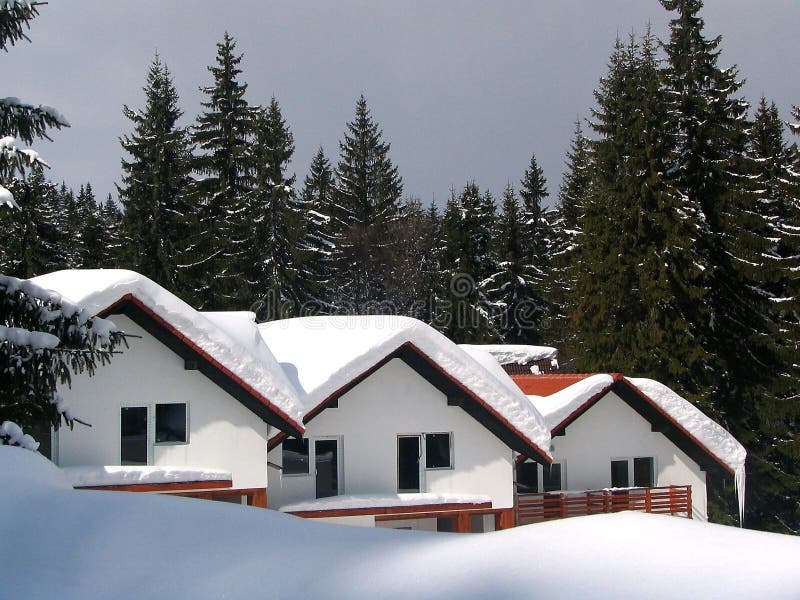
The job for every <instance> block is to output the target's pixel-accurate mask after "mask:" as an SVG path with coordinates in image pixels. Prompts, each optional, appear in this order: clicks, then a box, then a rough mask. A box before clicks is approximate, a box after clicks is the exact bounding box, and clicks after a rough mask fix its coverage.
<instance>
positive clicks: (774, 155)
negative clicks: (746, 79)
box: [747, 97, 800, 533]
mask: <svg viewBox="0 0 800 600" xmlns="http://www.w3.org/2000/svg"><path fill="white" fill-rule="evenodd" d="M748 137H749V141H748V152H747V158H749V159H750V160H749V162H748V163H747V164H748V166H749V167H750V168H751V172H750V173H749V174H748V175H749V178H748V179H749V180H750V181H752V182H754V183H755V188H756V189H755V194H756V200H755V202H754V203H753V204H752V211H753V212H754V213H756V214H757V216H758V217H760V218H759V219H756V220H755V223H756V224H758V225H760V226H761V227H760V230H759V231H757V232H756V233H757V234H758V235H757V236H755V237H756V239H767V240H769V243H768V244H766V247H763V246H762V247H758V246H757V247H756V248H755V249H754V250H753V251H751V253H750V255H749V256H748V258H749V259H750V260H751V261H752V262H753V265H757V267H755V268H754V269H753V270H752V275H753V276H754V278H755V279H756V283H757V284H758V286H759V290H760V291H761V293H762V294H764V295H765V296H766V297H768V298H769V303H768V304H767V315H768V317H769V318H770V320H771V321H772V322H773V324H774V331H775V333H774V334H773V335H774V338H775V339H776V340H777V343H778V344H777V345H778V353H779V356H780V359H781V360H780V361H779V362H778V363H777V364H774V365H770V370H771V371H772V373H773V378H772V380H771V382H770V384H769V391H768V393H761V394H758V395H757V396H755V398H754V403H755V407H754V408H755V409H754V410H753V411H752V414H751V415H750V416H749V419H748V421H747V425H748V426H749V428H750V429H751V430H752V431H753V432H754V433H755V435H754V436H753V438H752V441H750V443H749V446H750V451H751V456H752V457H753V459H754V460H753V461H752V462H751V479H756V480H760V481H761V482H763V483H760V485H759V487H758V488H757V489H754V490H751V499H753V500H754V501H753V502H752V504H753V506H752V507H751V510H750V511H749V518H750V520H751V521H755V522H758V523H759V524H764V525H766V527H768V528H772V529H778V530H787V529H788V530H789V531H791V532H793V533H798V532H800V507H798V505H797V503H796V502H795V501H794V500H793V498H796V497H797V496H798V495H800V439H797V437H796V433H795V432H797V431H798V427H799V426H800V401H798V398H800V388H799V387H798V378H799V377H800V372H798V369H800V367H798V361H797V356H798V353H799V351H800V323H799V322H798V317H799V316H800V315H799V314H798V300H797V298H798V292H800V290H798V276H797V272H798V270H800V269H799V268H798V267H800V264H799V263H800V259H798V256H800V247H799V246H800V233H798V231H800V206H798V204H797V191H798V189H799V188H798V185H797V184H798V183H799V182H800V177H798V175H797V173H794V172H793V169H792V162H793V159H794V156H793V152H792V149H790V148H789V147H788V145H787V144H786V143H785V141H784V139H783V123H782V122H781V120H780V117H779V114H778V109H777V107H776V106H775V104H774V103H771V104H767V102H766V99H764V98H763V97H762V98H761V101H760V103H759V106H758V109H757V110H756V114H755V119H754V121H753V124H752V126H751V127H750V129H749V136H748ZM776 484H777V485H776Z"/></svg>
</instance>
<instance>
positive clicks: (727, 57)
mask: <svg viewBox="0 0 800 600" xmlns="http://www.w3.org/2000/svg"><path fill="white" fill-rule="evenodd" d="M703 15H704V16H705V19H706V32H707V35H716V34H722V35H723V42H722V49H723V54H722V61H721V63H722V64H723V65H730V64H736V65H738V67H739V69H740V75H741V76H742V77H744V78H746V80H747V84H746V86H745V88H744V91H743V93H744V95H745V96H746V97H747V98H748V99H749V100H750V101H751V103H757V101H758V99H759V97H760V96H761V95H762V94H764V95H766V96H767V97H768V98H769V99H774V100H775V102H776V103H777V104H778V106H779V108H780V110H781V113H782V116H783V118H784V119H786V118H788V111H789V108H790V107H791V105H792V104H793V103H794V104H800V83H798V81H800V80H799V79H798V73H800V68H798V67H800V65H798V57H800V52H799V51H798V50H799V48H798V41H797V26H798V25H799V24H800V2H798V0H761V1H757V2H753V1H752V0H706V6H705V8H704V10H703ZM668 19H669V13H667V12H666V11H665V10H664V9H662V8H661V6H660V4H659V3H658V1H657V0H603V1H602V2H598V1H596V0H581V1H578V0H558V1H543V0H542V1H540V0H522V1H518V2H512V1H502V2H496V1H493V2H467V1H463V0H461V1H455V0H454V1H449V2H448V1H442V0H437V1H435V2H434V1H429V2H410V1H408V0H404V1H402V2H394V3H389V2H377V1H374V0H364V1H362V2H346V1H342V0H338V1H333V0H331V1H328V2H299V1H296V0H294V1H293V0H287V1H285V2H270V1H266V0H253V1H251V0H238V1H235V2H226V1H224V0H209V1H206V0H202V1H199V0H198V1H178V0H114V1H113V2H111V1H109V0H94V1H91V0H68V1H67V0H50V3H49V4H48V5H45V6H42V7H41V16H40V17H39V18H37V19H35V20H34V22H33V24H32V29H31V32H30V37H31V39H32V41H33V43H32V44H21V45H18V46H17V47H15V48H13V49H12V50H11V51H10V52H9V53H8V54H7V55H5V56H2V57H0V60H2V65H3V81H4V84H3V87H4V88H5V90H4V91H3V92H0V95H4V96H18V97H20V98H22V99H23V100H25V101H28V102H33V103H36V104H38V103H42V104H51V105H53V106H55V107H56V108H58V109H59V110H60V111H61V112H62V113H63V114H64V115H66V117H67V118H68V119H69V120H70V122H71V124H72V128H71V129H68V130H63V131H61V132H54V133H53V139H54V140H55V141H54V142H53V143H48V142H39V143H37V144H36V145H35V146H34V147H35V148H36V149H37V150H38V151H39V152H40V153H41V154H42V155H43V157H44V158H45V159H46V160H48V161H49V162H50V163H51V164H52V166H53V169H52V172H51V174H50V175H51V178H52V179H53V180H55V181H61V180H65V181H66V182H67V184H68V185H70V186H73V187H77V186H78V185H79V184H80V183H82V182H85V181H90V182H91V183H92V185H93V186H94V188H95V193H96V195H97V196H98V198H104V197H105V195H107V194H108V193H110V192H111V193H113V194H114V197H116V190H115V188H114V183H115V182H119V180H120V157H121V153H122V150H121V148H120V146H119V136H120V135H122V134H125V133H128V132H130V122H129V121H127V120H126V119H125V118H124V117H123V116H122V105H123V104H128V105H129V106H131V107H136V108H138V107H141V106H142V104H143V93H142V91H141V88H142V86H143V84H144V80H145V75H146V73H147V69H148V66H149V64H150V62H151V60H152V57H153V53H154V51H155V50H156V49H158V52H159V53H160V55H161V56H162V58H163V60H164V61H165V62H166V63H167V64H168V66H169V67H170V69H171V71H172V73H173V75H174V77H175V83H176V86H177V88H178V92H179V94H180V96H181V103H182V106H183V109H184V112H185V117H184V124H188V123H190V122H191V121H193V120H194V117H195V116H196V115H197V113H198V111H199V108H200V106H199V102H200V100H201V99H202V94H201V93H200V92H199V91H198V86H200V85H208V84H210V82H211V74H210V73H209V72H208V71H207V69H206V67H207V66H208V65H209V64H211V63H212V62H213V61H214V57H215V54H216V45H215V44H216V42H218V41H220V40H221V38H222V35H223V33H224V31H226V30H227V31H229V32H230V33H231V35H233V36H234V37H235V38H236V39H237V42H238V50H239V52H242V53H244V60H243V63H242V67H243V70H244V73H243V75H242V79H243V80H244V81H246V82H247V83H248V84H249V89H248V94H247V98H248V100H249V102H250V103H251V104H266V103H267V102H268V101H269V99H270V97H271V96H272V95H275V97H276V98H277V99H278V101H279V102H280V104H281V107H282V109H283V114H284V117H285V118H286V119H287V121H288V123H289V125H290V127H291V128H292V131H293V133H294V137H295V144H296V147H297V150H296V152H295V159H294V162H293V164H292V167H291V169H292V170H293V171H294V172H296V173H297V175H298V181H299V182H302V179H303V177H304V176H305V174H306V170H307V168H308V163H309V160H310V158H311V156H312V155H313V154H314V152H315V151H316V149H317V148H318V147H319V146H320V145H322V146H323V147H324V148H325V151H326V154H327V155H328V157H329V158H331V159H335V157H336V156H337V155H338V141H339V139H340V138H341V137H342V132H343V131H344V127H345V123H346V122H347V121H349V120H351V119H352V117H353V113H354V107H355V102H356V99H357V98H358V96H359V94H361V93H362V92H363V93H364V95H365V97H366V99H367V102H368V104H369V106H370V108H371V109H372V113H373V116H374V117H375V119H376V120H377V121H378V122H379V124H380V125H381V127H382V128H383V132H384V137H385V139H386V140H387V141H389V142H390V143H391V144H392V149H391V155H390V156H391V158H392V160H393V161H394V163H395V164H396V165H397V166H398V168H399V170H400V173H401V175H402V176H403V180H404V183H405V195H414V196H417V197H419V198H421V199H422V200H423V201H424V202H428V201H430V200H431V198H433V197H435V198H436V200H437V202H438V203H441V202H443V201H444V200H445V199H446V197H447V195H448V190H449V189H450V187H451V186H456V187H460V186H463V184H464V183H465V182H466V181H467V180H470V179H474V180H475V181H476V182H477V183H478V184H479V185H480V186H481V188H484V189H485V188H489V189H490V190H492V191H493V192H494V193H496V194H499V193H500V192H501V191H502V189H503V188H504V187H505V185H506V183H507V182H509V181H511V182H513V183H515V184H517V183H518V181H519V179H520V178H521V176H522V174H523V172H524V170H525V168H526V167H527V165H528V162H529V160H530V156H531V153H535V154H536V157H537V159H538V160H539V163H540V165H541V166H542V168H543V169H544V171H545V176H546V177H547V179H548V182H549V188H550V191H551V194H552V195H555V192H556V191H557V189H558V183H559V181H560V178H561V172H562V170H563V162H564V153H565V150H566V149H567V147H568V144H569V141H570V137H571V134H572V130H573V123H574V121H575V119H576V118H579V117H580V118H583V117H585V116H587V114H588V109H589V108H590V106H591V105H592V101H593V98H592V90H593V89H594V87H595V86H596V84H597V81H598V79H599V78H600V77H601V76H602V75H603V74H604V73H605V70H606V63H607V59H608V55H609V53H610V51H611V48H612V45H613V42H614V38H615V37H616V35H617V34H618V33H619V34H620V35H623V36H625V35H627V34H628V32H630V31H631V30H636V31H637V32H641V31H642V30H643V28H644V25H645V24H646V23H647V22H648V21H650V22H651V23H652V25H653V29H654V31H655V32H656V33H657V34H658V35H662V36H663V35H665V34H666V31H667V22H668Z"/></svg>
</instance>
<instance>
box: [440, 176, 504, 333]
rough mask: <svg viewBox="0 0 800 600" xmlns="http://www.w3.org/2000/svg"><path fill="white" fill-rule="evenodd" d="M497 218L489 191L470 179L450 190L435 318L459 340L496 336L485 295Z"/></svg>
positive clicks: (494, 269)
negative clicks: (465, 183)
mask: <svg viewBox="0 0 800 600" xmlns="http://www.w3.org/2000/svg"><path fill="white" fill-rule="evenodd" d="M495 218H496V215H495V205H494V201H493V200H492V197H491V195H490V194H489V192H486V193H485V194H481V191H480V189H479V188H478V186H477V185H476V184H475V183H474V182H470V183H468V184H467V185H466V186H465V187H464V189H463V190H462V191H461V193H460V194H458V195H456V193H455V190H453V191H451V195H450V199H449V200H448V202H447V206H446V208H445V212H444V216H443V217H442V235H443V238H444V251H443V253H442V265H443V268H442V283H441V286H442V290H443V293H442V299H441V301H440V303H439V305H438V306H437V315H436V320H435V324H436V326H437V328H438V329H440V330H441V331H442V332H443V333H445V335H447V337H449V338H450V339H451V340H453V341H455V342H457V343H488V342H491V341H497V338H498V335H497V331H496V329H495V327H496V311H495V308H496V306H495V304H494V303H493V302H492V301H491V299H490V298H489V296H488V291H489V290H490V289H491V283H492V279H491V276H492V275H493V274H495V273H496V272H497V270H498V269H497V261H496V258H495V256H494V254H493V248H492V239H493V237H494V233H495V231H496V223H495Z"/></svg>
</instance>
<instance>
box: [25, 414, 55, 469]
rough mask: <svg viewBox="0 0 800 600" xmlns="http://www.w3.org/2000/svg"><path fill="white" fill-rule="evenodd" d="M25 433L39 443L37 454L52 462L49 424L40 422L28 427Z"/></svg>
mask: <svg viewBox="0 0 800 600" xmlns="http://www.w3.org/2000/svg"><path fill="white" fill-rule="evenodd" d="M25 433H27V434H29V435H30V436H31V437H32V438H33V439H35V440H36V441H37V442H39V448H38V451H39V454H41V455H42V456H44V457H46V458H49V459H50V460H53V447H52V444H51V441H52V438H51V436H52V432H51V427H50V423H48V422H46V421H40V422H38V423H36V424H34V425H31V426H30V427H26V428H25Z"/></svg>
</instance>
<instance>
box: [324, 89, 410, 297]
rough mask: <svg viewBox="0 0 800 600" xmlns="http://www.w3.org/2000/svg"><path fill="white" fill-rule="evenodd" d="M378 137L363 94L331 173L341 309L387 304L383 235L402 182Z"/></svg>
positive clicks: (336, 284)
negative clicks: (333, 184)
mask: <svg viewBox="0 0 800 600" xmlns="http://www.w3.org/2000/svg"><path fill="white" fill-rule="evenodd" d="M382 137H383V132H382V131H381V130H380V129H379V127H378V125H377V123H375V121H374V120H373V118H372V115H371V114H370V110H369V108H368V107H367V101H366V100H365V99H364V96H363V95H362V96H361V97H360V98H359V99H358V102H357V103H356V114H355V118H354V119H353V120H352V121H351V122H350V123H348V124H347V131H346V132H345V134H344V140H342V141H341V142H340V143H339V148H340V156H339V162H338V165H337V167H336V172H335V180H336V185H335V188H334V207H333V214H332V215H331V216H332V231H333V235H334V243H335V244H336V251H335V262H336V268H335V276H334V278H333V280H332V284H333V289H334V290H336V298H335V304H336V305H337V309H338V310H340V311H342V310H344V311H348V310H353V311H356V312H370V311H372V310H375V308H376V307H377V305H379V304H380V303H381V302H383V301H384V300H385V290H384V284H383V280H384V277H385V274H386V272H387V261H388V255H389V253H390V252H391V250H390V249H389V248H388V247H387V243H386V242H387V232H388V230H389V227H390V225H391V223H392V222H393V221H395V220H396V219H397V218H398V211H399V201H400V196H401V195H402V193H403V183H402V180H401V178H400V175H399V174H398V172H397V167H395V166H394V165H393V164H392V161H391V159H389V149H390V144H389V143H388V142H384V141H382Z"/></svg>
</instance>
